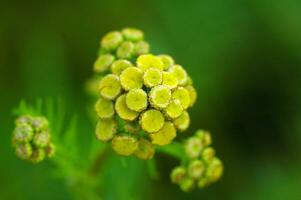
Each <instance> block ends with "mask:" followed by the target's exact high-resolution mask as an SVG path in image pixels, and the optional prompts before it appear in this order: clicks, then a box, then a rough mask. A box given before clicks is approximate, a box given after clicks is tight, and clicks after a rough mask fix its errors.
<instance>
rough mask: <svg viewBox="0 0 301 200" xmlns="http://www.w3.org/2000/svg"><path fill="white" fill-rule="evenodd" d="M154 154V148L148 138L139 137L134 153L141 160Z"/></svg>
mask: <svg viewBox="0 0 301 200" xmlns="http://www.w3.org/2000/svg"><path fill="white" fill-rule="evenodd" d="M154 154H155V149H154V147H153V145H152V143H150V142H149V141H148V140H146V139H143V138H141V139H139V141H138V148H137V149H136V151H135V152H134V155H135V156H136V157H137V158H139V159H141V160H148V159H151V158H152V157H153V156H154Z"/></svg>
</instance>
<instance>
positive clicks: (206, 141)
mask: <svg viewBox="0 0 301 200" xmlns="http://www.w3.org/2000/svg"><path fill="white" fill-rule="evenodd" d="M196 136H197V137H198V138H200V139H201V141H202V144H203V146H204V147H206V146H209V145H211V143H212V139H211V135H210V133H209V132H208V131H204V130H198V131H197V132H196Z"/></svg>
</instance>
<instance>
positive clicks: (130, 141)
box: [94, 29, 197, 159]
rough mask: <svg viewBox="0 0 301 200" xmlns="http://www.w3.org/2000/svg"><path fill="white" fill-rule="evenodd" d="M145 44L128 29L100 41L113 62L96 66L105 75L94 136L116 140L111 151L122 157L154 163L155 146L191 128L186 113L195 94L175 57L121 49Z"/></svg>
mask: <svg viewBox="0 0 301 200" xmlns="http://www.w3.org/2000/svg"><path fill="white" fill-rule="evenodd" d="M142 39H143V34H142V32H141V31H139V30H136V29H124V30H123V31H122V32H121V33H119V32H111V33H109V34H108V35H106V36H105V37H104V38H103V39H102V41H101V49H104V50H103V51H106V52H107V51H110V52H111V54H110V57H111V58H112V59H110V61H108V60H109V59H106V60H107V61H106V62H99V61H96V65H94V69H97V70H96V71H97V72H107V74H106V75H105V76H104V77H103V78H102V79H101V80H100V81H99V84H98V92H99V99H98V101H97V102H96V104H95V110H96V113H97V115H98V117H99V120H98V123H97V127H96V136H97V138H98V139H99V140H101V141H105V142H107V141H111V140H112V147H113V149H114V150H115V151H116V152H117V153H118V154H120V155H125V156H128V155H132V154H134V155H135V156H137V157H138V158H140V159H150V158H151V157H152V156H153V154H154V147H153V145H167V144H169V143H170V142H172V140H173V139H174V138H175V137H176V132H177V130H179V131H185V130H186V129H187V128H188V126H189V124H190V118H189V114H188V112H187V109H188V108H189V107H192V106H193V104H194V103H195V101H196V97H197V94H196V90H195V89H194V87H193V86H192V81H191V79H190V78H189V76H188V75H187V72H186V71H185V70H184V68H183V67H182V66H180V65H178V64H175V62H174V59H173V58H172V57H170V56H168V55H159V56H155V55H152V54H146V53H147V51H137V50H136V51H135V50H132V48H123V47H122V44H123V43H125V42H126V43H128V42H129V41H130V42H132V43H133V44H136V45H137V44H138V43H139V42H141V41H140V40H142ZM134 42H136V43H134ZM134 46H135V45H134ZM121 47H122V48H121ZM120 48H121V49H122V50H120ZM133 49H135V48H133ZM120 51H122V52H123V53H122V54H121V53H120ZM129 51H130V52H129ZM112 52H113V54H114V55H115V56H113V55H112ZM125 52H127V53H125ZM139 54H142V55H140V56H139V57H138V58H137V59H136V60H135V59H134V60H131V58H133V57H135V56H137V55H139ZM104 55H108V54H104ZM104 55H101V56H100V57H102V56H104ZM121 55H123V56H121ZM125 55H126V56H125ZM131 56H132V57H131ZM115 57H117V58H118V59H117V60H115ZM99 59H100V58H99ZM99 59H98V60H99ZM99 63H102V64H101V65H100V64H99ZM103 63H106V64H105V65H104V64H103ZM100 66H101V67H100ZM100 69H101V70H100ZM120 121H121V122H122V123H121V124H122V127H123V128H122V130H119V129H120V126H119V125H120Z"/></svg>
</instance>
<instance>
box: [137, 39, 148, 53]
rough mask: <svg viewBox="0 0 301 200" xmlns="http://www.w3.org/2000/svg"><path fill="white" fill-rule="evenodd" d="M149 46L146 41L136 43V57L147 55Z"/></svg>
mask: <svg viewBox="0 0 301 200" xmlns="http://www.w3.org/2000/svg"><path fill="white" fill-rule="evenodd" d="M149 49H150V47H149V44H148V43H147V42H145V41H139V42H137V43H135V49H134V52H135V55H136V56H139V55H142V54H147V53H149Z"/></svg>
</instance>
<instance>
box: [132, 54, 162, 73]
mask: <svg viewBox="0 0 301 200" xmlns="http://www.w3.org/2000/svg"><path fill="white" fill-rule="evenodd" d="M137 66H138V67H139V68H140V69H141V70H142V71H146V70H147V69H149V68H157V69H159V70H161V71H162V70H163V62H162V61H161V59H160V58H158V57H156V56H154V55H152V54H145V55H141V56H139V57H138V59H137Z"/></svg>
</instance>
